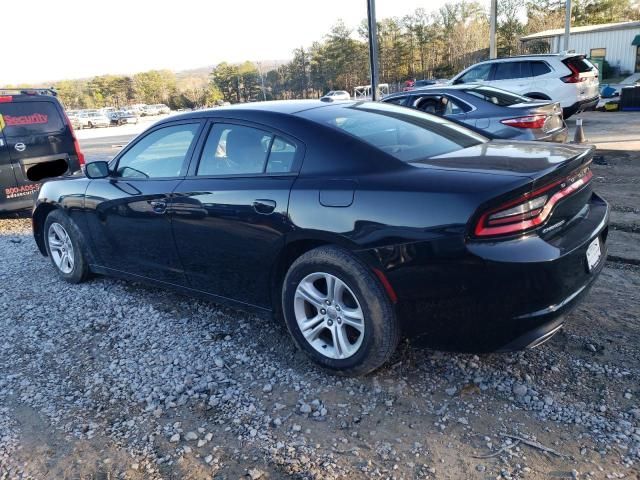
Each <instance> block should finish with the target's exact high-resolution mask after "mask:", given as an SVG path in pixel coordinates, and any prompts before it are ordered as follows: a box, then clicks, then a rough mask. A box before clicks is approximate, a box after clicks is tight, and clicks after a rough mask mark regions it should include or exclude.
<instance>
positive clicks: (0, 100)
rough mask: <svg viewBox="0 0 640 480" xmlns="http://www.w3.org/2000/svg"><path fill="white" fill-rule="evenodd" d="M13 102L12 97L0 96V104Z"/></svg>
mask: <svg viewBox="0 0 640 480" xmlns="http://www.w3.org/2000/svg"><path fill="white" fill-rule="evenodd" d="M9 102H13V97H12V96H11V95H0V103H9Z"/></svg>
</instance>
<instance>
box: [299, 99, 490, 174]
mask: <svg viewBox="0 0 640 480" xmlns="http://www.w3.org/2000/svg"><path fill="white" fill-rule="evenodd" d="M299 115H300V116H302V117H305V118H308V119H310V120H313V121H315V122H318V123H322V124H325V125H329V126H330V127H332V128H334V129H336V130H339V131H342V132H345V133H348V134H349V135H352V136H354V137H356V138H358V139H359V140H362V141H364V142H366V143H369V144H370V145H373V146H374V147H376V148H378V149H380V150H382V151H384V152H386V153H388V154H390V155H392V156H394V157H395V158H397V159H398V160H402V161H404V162H415V161H419V160H423V159H425V158H429V157H433V156H436V155H442V154H445V153H450V152H454V151H457V150H461V149H463V148H467V147H471V146H474V145H478V144H481V143H484V142H486V141H487V139H486V138H485V137H483V136H481V135H478V134H476V133H475V132H472V131H471V130H468V129H466V128H464V127H462V126H460V125H458V124H456V123H453V122H449V121H447V120H445V119H442V118H438V117H434V116H431V115H425V114H424V113H422V112H420V111H417V110H414V109H410V108H403V107H398V106H395V105H389V104H387V103H375V102H363V103H358V104H355V105H352V106H348V107H338V106H335V107H325V108H316V109H310V110H307V111H304V112H301V113H299Z"/></svg>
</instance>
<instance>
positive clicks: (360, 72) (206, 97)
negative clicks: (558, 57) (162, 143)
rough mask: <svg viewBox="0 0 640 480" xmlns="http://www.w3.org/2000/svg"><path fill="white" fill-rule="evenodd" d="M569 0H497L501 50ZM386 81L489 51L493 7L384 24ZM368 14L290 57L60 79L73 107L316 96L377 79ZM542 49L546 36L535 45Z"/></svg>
mask: <svg viewBox="0 0 640 480" xmlns="http://www.w3.org/2000/svg"><path fill="white" fill-rule="evenodd" d="M573 5H574V6H573V10H572V25H573V26H580V25H590V24H597V23H610V22H619V21H624V20H640V0H573ZM564 16H565V1H564V0H498V18H497V41H498V43H497V47H498V56H508V55H515V54H518V53H523V52H522V51H521V48H522V47H521V44H520V41H519V39H520V37H521V36H523V35H527V34H529V33H535V32H539V31H542V30H547V29H552V28H562V27H563V25H564ZM377 35H378V46H379V71H380V72H379V73H380V81H381V82H384V83H390V84H393V85H400V84H401V82H403V81H405V80H407V79H422V78H442V77H450V76H452V75H454V74H456V73H457V72H459V71H460V70H462V69H463V68H465V67H467V66H469V65H471V64H473V63H475V62H478V61H480V60H483V59H486V58H488V56H489V12H488V11H487V10H486V8H485V7H484V6H483V5H482V4H481V3H479V2H478V1H475V0H454V1H451V2H449V3H446V4H445V5H443V6H442V7H440V8H439V9H438V10H436V11H434V12H427V11H426V10H425V9H422V8H420V9H417V10H416V11H415V12H413V13H412V14H409V15H405V16H403V17H391V18H383V19H380V20H379V21H378V23H377ZM367 38H368V27H367V23H366V21H364V20H363V21H362V23H361V24H360V25H358V26H356V27H353V28H352V27H350V26H348V25H346V24H345V23H344V22H342V21H338V22H337V23H336V24H335V25H334V26H333V27H332V28H331V29H330V31H329V32H328V33H327V34H326V35H325V36H324V38H322V39H320V40H318V41H315V42H313V43H312V44H311V45H308V46H304V45H301V46H299V47H297V48H295V49H294V50H293V52H292V53H293V55H292V58H291V59H290V60H289V61H288V62H286V63H283V64H279V65H273V64H272V65H270V67H269V68H265V67H264V66H263V65H262V64H261V63H259V62H249V61H247V62H244V63H241V64H232V63H228V62H222V63H220V64H218V65H216V66H215V67H214V68H213V70H212V71H210V72H208V71H204V72H194V73H193V74H188V73H187V74H184V73H181V74H175V73H174V72H172V71H170V70H152V71H148V72H142V73H137V74H135V75H131V76H123V75H102V76H97V77H93V78H91V79H84V80H64V81H60V82H57V83H55V87H56V89H57V90H58V93H59V96H60V98H61V100H62V101H63V102H64V104H65V105H66V106H67V107H68V108H98V107H103V106H107V105H109V106H111V105H113V106H116V107H117V106H124V105H128V104H134V103H146V104H154V103H165V104H167V105H169V106H170V107H171V108H173V109H178V108H198V107H202V106H212V105H215V104H217V103H221V102H223V101H226V102H231V103H238V102H249V101H257V100H272V99H291V98H316V97H319V96H321V95H322V94H324V93H326V92H327V91H328V90H347V91H348V92H349V93H351V94H353V90H354V88H355V87H356V86H358V85H366V84H368V83H369V57H368V55H369V53H368V44H367ZM529 48H530V49H532V50H533V52H532V53H544V52H545V51H546V48H548V47H547V46H546V44H544V43H539V44H536V43H534V44H531V45H530V46H529Z"/></svg>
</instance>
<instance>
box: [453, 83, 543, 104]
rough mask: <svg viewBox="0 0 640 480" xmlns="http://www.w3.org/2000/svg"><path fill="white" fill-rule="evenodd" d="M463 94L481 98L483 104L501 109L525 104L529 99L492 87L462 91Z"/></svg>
mask: <svg viewBox="0 0 640 480" xmlns="http://www.w3.org/2000/svg"><path fill="white" fill-rule="evenodd" d="M463 92H466V93H468V94H469V95H473V96H474V97H478V98H481V99H482V100H484V101H485V102H489V103H493V104H494V105H499V106H501V107H510V106H511V105H516V104H518V103H527V102H530V101H531V99H530V98H527V97H523V96H522V95H517V94H515V93H511V92H507V91H506V90H500V89H499V88H493V87H475V88H469V89H463Z"/></svg>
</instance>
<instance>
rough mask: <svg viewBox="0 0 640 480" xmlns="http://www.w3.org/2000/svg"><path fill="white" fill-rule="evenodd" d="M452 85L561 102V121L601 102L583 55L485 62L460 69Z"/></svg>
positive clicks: (593, 73) (594, 76)
mask: <svg viewBox="0 0 640 480" xmlns="http://www.w3.org/2000/svg"><path fill="white" fill-rule="evenodd" d="M451 83H453V84H459V83H481V84H484V85H491V86H494V87H497V88H501V89H503V90H508V91H511V92H514V93H517V94H520V95H524V96H527V97H531V98H537V99H542V100H553V101H554V102H560V105H561V106H562V113H563V115H564V118H569V117H570V116H571V115H573V114H574V113H577V112H582V111H584V110H593V109H594V108H595V107H596V106H597V105H598V100H599V99H600V84H599V81H598V69H597V68H596V67H595V66H594V65H593V64H592V63H591V62H590V61H589V60H587V59H586V58H585V56H584V55H579V54H575V53H565V54H561V53H556V54H545V55H526V56H518V57H508V58H499V59H495V60H487V61H485V62H480V63H476V64H475V65H473V66H471V67H469V68H467V69H465V70H463V71H462V72H460V73H459V74H458V75H456V76H455V77H453V79H452V80H451Z"/></svg>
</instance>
